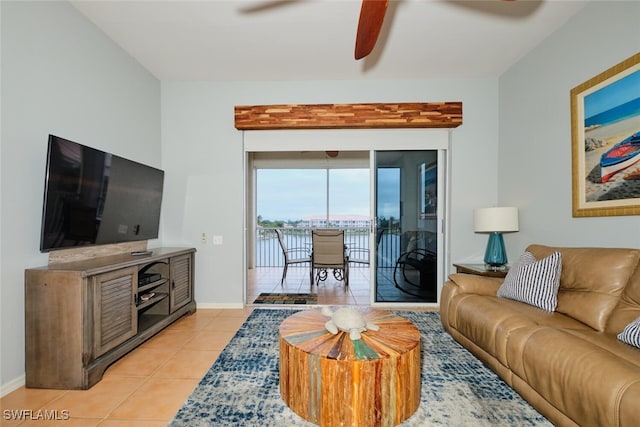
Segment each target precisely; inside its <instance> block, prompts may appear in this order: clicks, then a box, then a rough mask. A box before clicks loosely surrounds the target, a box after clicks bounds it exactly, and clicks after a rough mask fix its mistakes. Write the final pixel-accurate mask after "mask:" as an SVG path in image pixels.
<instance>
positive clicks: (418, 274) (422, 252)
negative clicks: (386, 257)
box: [393, 248, 438, 302]
mask: <svg viewBox="0 0 640 427" xmlns="http://www.w3.org/2000/svg"><path fill="white" fill-rule="evenodd" d="M437 260H438V258H437V254H436V253H435V252H432V251H430V250H428V249H422V248H415V249H411V250H409V251H407V252H405V253H403V254H401V255H400V257H399V258H398V260H397V261H396V265H395V267H394V269H393V281H394V283H395V285H396V288H398V289H399V290H400V291H402V292H404V293H406V294H409V295H412V296H415V297H419V298H424V299H425V301H426V302H436V299H437V295H436V293H437V283H436V282H437Z"/></svg>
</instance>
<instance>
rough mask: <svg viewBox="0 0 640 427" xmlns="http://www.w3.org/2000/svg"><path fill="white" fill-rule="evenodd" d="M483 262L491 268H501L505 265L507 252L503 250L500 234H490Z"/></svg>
mask: <svg viewBox="0 0 640 427" xmlns="http://www.w3.org/2000/svg"><path fill="white" fill-rule="evenodd" d="M484 262H485V264H489V265H490V266H491V267H501V266H503V265H505V264H506V263H507V251H506V250H505V248H504V240H503V239H502V233H491V234H490V235H489V242H488V243H487V250H486V251H485V253H484Z"/></svg>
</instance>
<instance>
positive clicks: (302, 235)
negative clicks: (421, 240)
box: [256, 228, 400, 267]
mask: <svg viewBox="0 0 640 427" xmlns="http://www.w3.org/2000/svg"><path fill="white" fill-rule="evenodd" d="M283 231H284V233H283V236H284V240H285V242H286V245H287V248H288V249H293V248H299V249H301V250H302V251H310V250H311V229H300V228H296V229H283ZM344 241H345V245H346V246H347V249H349V250H363V249H364V250H369V229H368V228H367V229H351V230H346V231H345V235H344ZM399 248H400V236H399V235H398V234H395V233H394V234H390V233H384V234H382V236H381V239H380V244H379V245H378V265H379V266H380V267H384V266H386V267H389V266H390V267H393V263H395V260H396V259H397V258H398V256H399V250H400V249H399ZM282 265H284V258H283V256H282V250H281V249H280V244H279V243H278V239H277V237H276V234H275V232H274V231H273V229H260V230H258V239H257V241H256V266H257V267H276V266H282Z"/></svg>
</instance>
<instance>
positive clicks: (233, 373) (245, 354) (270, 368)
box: [169, 309, 552, 427]
mask: <svg viewBox="0 0 640 427" xmlns="http://www.w3.org/2000/svg"><path fill="white" fill-rule="evenodd" d="M294 312H295V310H291V309H289V310H287V309H255V310H254V312H253V313H252V314H251V316H250V317H249V318H248V319H247V321H246V323H245V324H244V325H243V326H242V327H241V328H240V330H238V332H237V334H236V335H235V337H234V338H233V339H232V340H231V342H230V343H229V344H228V345H227V347H226V348H225V349H224V351H223V352H222V354H220V356H219V357H218V359H217V360H216V362H215V363H214V364H213V366H212V367H211V369H210V370H209V372H208V373H207V374H206V375H205V376H204V378H202V380H201V381H200V383H199V384H198V386H197V387H196V388H195V390H194V391H193V393H192V394H191V396H190V397H189V398H188V399H187V401H186V402H185V403H184V405H183V406H182V408H180V410H178V412H177V413H176V415H175V417H174V419H173V420H172V421H171V423H170V424H169V425H170V426H173V427H178V426H189V427H193V426H234V427H235V426H304V427H308V426H312V425H313V424H311V423H309V422H307V421H305V420H303V419H302V418H300V417H299V416H298V415H296V414H295V413H294V412H293V411H291V410H290V409H289V408H288V407H287V406H286V404H285V403H284V401H283V400H282V398H281V397H280V391H279V382H278V381H279V368H278V363H279V349H278V327H279V325H280V323H281V322H282V321H283V320H284V319H285V318H287V317H288V316H290V315H291V314H293V313H294ZM394 313H396V314H398V315H399V316H403V317H405V318H406V319H409V320H411V321H412V322H413V323H414V324H415V325H416V326H417V327H418V329H420V332H421V336H422V350H421V352H422V393H421V397H420V400H421V401H420V406H419V407H418V410H417V411H416V412H415V413H414V414H413V416H411V417H410V418H409V419H407V420H406V421H404V422H403V423H402V424H400V425H401V426H403V427H404V426H427V425H429V426H431V425H441V426H474V427H476V426H492V427H496V426H505V427H506V426H509V427H511V426H519V427H522V426H551V425H552V424H551V423H550V422H549V421H547V420H546V419H545V418H544V417H543V416H542V415H540V414H539V413H538V412H536V410H535V409H533V408H532V407H531V406H530V405H529V404H528V403H527V402H526V401H524V400H523V399H522V398H521V397H520V396H519V395H518V394H517V393H516V392H515V391H513V390H512V389H511V388H510V387H509V386H507V385H506V384H505V383H504V382H502V380H501V379H500V378H499V377H498V376H497V375H496V374H495V373H493V371H491V370H490V369H489V368H487V367H485V366H484V365H483V364H482V363H481V362H480V361H478V359H476V358H475V357H474V356H473V355H472V354H471V353H469V352H468V351H467V350H466V349H464V348H463V347H462V346H460V345H459V344H458V343H457V342H455V341H454V340H453V339H452V338H451V337H450V336H449V335H448V334H447V333H446V332H444V330H443V329H442V325H441V324H440V317H439V314H438V313H434V312H416V311H394Z"/></svg>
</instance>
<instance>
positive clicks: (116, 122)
mask: <svg viewBox="0 0 640 427" xmlns="http://www.w3.org/2000/svg"><path fill="white" fill-rule="evenodd" d="M0 8H1V19H2V21H1V27H0V29H1V43H2V45H1V50H2V52H1V55H2V76H1V77H2V104H1V113H2V116H1V120H2V130H1V138H2V145H1V151H2V154H1V156H0V159H1V164H0V184H1V192H0V194H1V196H0V203H1V206H2V217H1V226H0V235H1V236H2V239H1V252H0V253H1V255H2V257H1V258H0V274H1V276H0V318H1V323H0V345H1V348H0V384H1V385H2V388H3V390H2V392H3V393H4V391H5V390H6V389H7V388H11V387H12V386H14V385H15V384H17V383H19V382H20V381H21V379H22V380H23V379H24V377H23V375H24V269H25V268H28V267H35V266H40V265H46V264H47V255H46V254H41V253H40V252H39V249H38V248H39V239H40V219H41V212H42V197H43V189H44V170H45V156H46V148H47V136H48V134H49V133H52V134H56V135H58V136H61V137H64V138H68V139H71V140H74V141H77V142H80V143H82V144H85V145H90V146H93V147H96V148H100V149H104V150H107V151H110V152H113V153H115V154H118V155H121V156H123V157H128V158H130V159H133V160H136V161H140V162H144V163H147V164H150V165H152V166H156V167H159V166H161V157H160V156H161V151H160V82H159V81H158V80H157V79H155V78H154V77H153V76H152V75H151V74H149V73H148V72H147V71H146V70H144V69H143V68H142V67H141V66H140V65H139V64H138V63H137V62H135V61H134V60H133V59H132V58H131V57H130V56H129V55H128V54H126V53H125V52H124V51H122V50H121V49H120V48H119V47H117V46H116V45H115V44H114V43H113V42H112V41H111V40H110V39H108V38H107V37H105V36H104V35H103V34H102V33H101V32H100V31H99V30H98V29H97V28H96V27H95V26H94V25H93V24H91V23H90V22H89V21H87V20H86V19H85V18H84V17H83V16H82V15H80V14H79V13H78V12H77V11H76V10H75V9H74V8H73V7H72V6H70V5H69V4H68V3H66V2H0ZM18 385H19V384H18Z"/></svg>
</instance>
